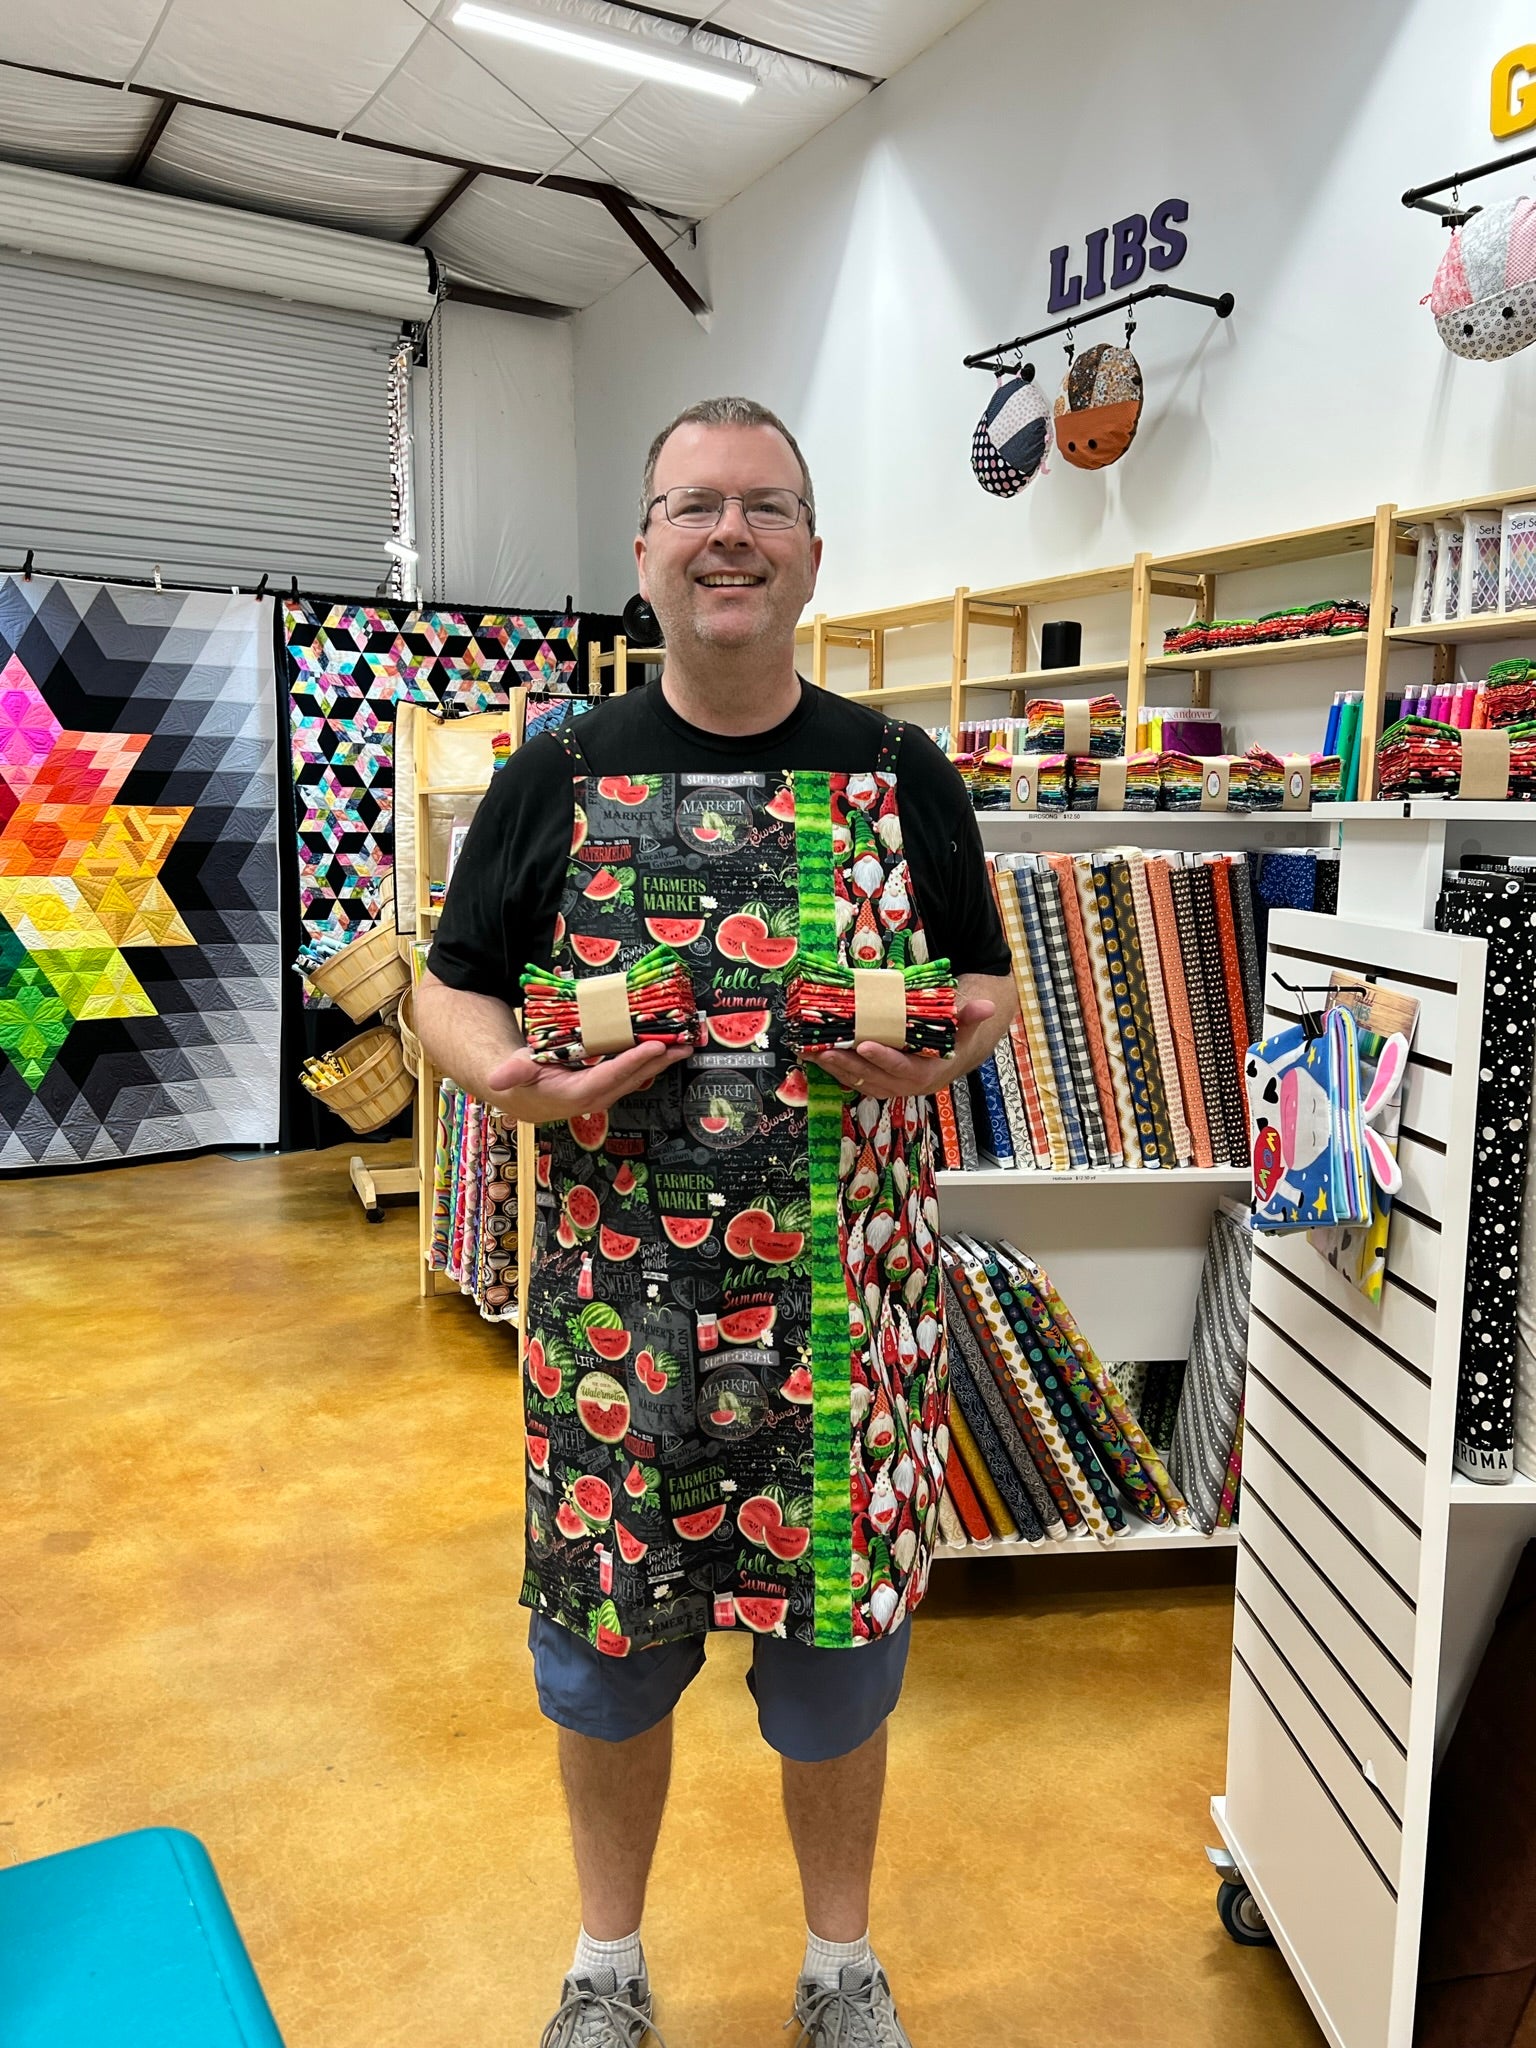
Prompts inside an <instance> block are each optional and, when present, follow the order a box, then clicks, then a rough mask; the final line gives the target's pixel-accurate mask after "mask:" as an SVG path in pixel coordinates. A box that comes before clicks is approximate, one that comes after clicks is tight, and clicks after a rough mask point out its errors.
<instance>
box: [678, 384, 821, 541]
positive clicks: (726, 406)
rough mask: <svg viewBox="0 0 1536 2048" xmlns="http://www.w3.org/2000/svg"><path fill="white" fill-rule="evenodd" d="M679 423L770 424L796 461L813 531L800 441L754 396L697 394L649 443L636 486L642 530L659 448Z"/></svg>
mask: <svg viewBox="0 0 1536 2048" xmlns="http://www.w3.org/2000/svg"><path fill="white" fill-rule="evenodd" d="M679 427H772V428H773V430H774V432H775V433H778V434H782V435H783V436H784V438H785V440H786V441H787V442H788V443H789V446H790V450H791V452H792V453H793V455H794V458H795V460H796V462H798V463H799V465H800V495H801V497H802V498H804V500H805V502H806V505H807V506H808V507H809V511H808V514H807V517H808V521H809V524H810V529H811V532H812V533H814V532H815V531H816V493H815V491H814V490H813V489H812V487H811V472H810V470H809V468H808V467H807V465H806V460H805V457H804V455H802V454H801V452H800V443H799V442H798V441H797V440H796V439H795V437H794V435H793V434H792V433H791V432H790V431H789V429H788V427H786V426H785V424H784V422H783V421H782V420H781V419H780V418H779V416H778V414H777V413H776V412H770V411H769V410H768V408H767V406H766V405H759V404H758V402H757V400H756V399H755V398H701V399H699V400H697V401H696V402H695V403H694V404H693V405H690V406H685V407H684V409H683V410H682V411H681V412H680V413H679V414H678V416H677V418H676V419H675V420H669V421H668V423H667V425H666V426H664V427H663V428H662V430H661V432H660V433H659V434H658V435H657V436H656V438H655V440H654V441H653V442H652V443H651V452H650V453H649V455H647V456H646V458H645V481H644V483H643V484H642V485H641V489H640V531H641V532H642V533H644V531H645V524H646V521H647V519H649V517H650V511H651V500H652V499H653V498H654V497H655V495H656V464H657V462H658V461H659V460H660V459H661V451H662V449H663V448H664V447H665V446H666V445H667V442H668V441H669V440H670V439H671V438H672V436H673V435H674V434H675V433H676V432H677V430H678V428H679Z"/></svg>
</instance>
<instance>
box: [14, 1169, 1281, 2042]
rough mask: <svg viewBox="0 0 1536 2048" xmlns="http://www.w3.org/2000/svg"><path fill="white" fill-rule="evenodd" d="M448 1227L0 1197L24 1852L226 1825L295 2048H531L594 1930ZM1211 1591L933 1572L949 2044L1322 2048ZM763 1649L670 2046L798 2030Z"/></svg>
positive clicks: (289, 1207)
mask: <svg viewBox="0 0 1536 2048" xmlns="http://www.w3.org/2000/svg"><path fill="white" fill-rule="evenodd" d="M414 1232H415V1216H414V1211H405V1210H396V1211H392V1212H391V1213H390V1215H389V1216H388V1218H387V1220H386V1221H385V1222H384V1224H383V1225H381V1226H379V1227H377V1228H370V1227H368V1226H366V1225H365V1224H364V1222H363V1219H362V1216H361V1212H360V1211H359V1210H358V1208H357V1205H356V1203H355V1201H354V1199H353V1197H352V1195H351V1193H350V1190H349V1188H348V1184H347V1176H346V1152H345V1151H334V1152H331V1153H328V1154H310V1155H303V1156H298V1157H294V1158H289V1159H284V1160H274V1159H256V1160H245V1161H235V1160H226V1159H222V1158H217V1157H215V1158H207V1159H200V1160H195V1161H191V1162H181V1163H171V1164H165V1165H155V1166H144V1167H137V1168H133V1169H131V1170H119V1171H116V1172H104V1173H94V1174H85V1175H78V1176H71V1177H61V1178H54V1179H45V1180H38V1181H29V1182H6V1183H0V1443H3V1444H4V1446H5V1512H4V1514H3V1516H0V1730H3V1734H0V1758H3V1762H0V1773H3V1775H0V1862H12V1861H20V1860H22V1859H24V1858H27V1857H32V1856H40V1855H45V1854H47V1853H49V1852H50V1851H53V1850H56V1849H63V1848H66V1847H68V1846H70V1845H72V1844H74V1843H77V1842H83V1841H88V1840H91V1839H93V1838H95V1837H99V1836H102V1835H107V1834H112V1833H116V1832H118V1831H120V1830H123V1829H127V1828H134V1827H141V1826H145V1825H147V1824H153V1823H170V1824H174V1825H177V1826H180V1827H185V1828H189V1829H191V1830H192V1831H193V1832H194V1833H195V1834H197V1835H200V1836H201V1837H202V1839H203V1840H204V1841H205V1842H206V1843H207V1844H208V1847H209V1848H210V1850H211V1851H212V1854H213V1857H214V1860H215V1862H216V1864H217V1865H218V1867H219V1870H220V1872H221V1874H222V1876H223V1879H224V1883H225V1886H226V1888H227V1890H228V1892H229V1894H230V1897H231V1900H232V1902H233V1904H234V1908H235V1911H236V1914H237V1916H238V1918H239V1920H240V1922H241V1925H242V1927H243V1928H244V1931H245V1934H246V1937H247V1940H248V1942H249V1945H250V1948H251V1951H252V1954H253V1956H254V1958H255V1962H256V1965H257V1968H258V1970H259V1972H260V1974H261V1976H262V1979H263V1981H264V1983H265V1985H266V1987H267V1990H268V1993H269V1996H270V1997H271V2000H272V2004H273V2007H274V2009H275V2011H276V2013H277V2016H278V2020H279V2022H280V2024H281V2026H282V2027H283V2030H284V2032H285V2035H286V2037H287V2040H288V2042H289V2043H290V2048H396V2044H398V2048H533V2043H534V2042H535V2041H536V2040H537V2036H538V2032H539V2029H540V2027H541V2026H542V2024H543V2022H544V2020H545V2019H546V2018H547V2017H548V2012H549V2009H550V2007H551V2005H552V2004H553V2001H554V1998H555V1995H556V1992H557V1986H558V1980H559V1977H560V1973H561V1971H562V1970H563V1969H564V1967H565V1964H566V1962H567V1960H568V1954H569V1945H570V1942H571V1939H572V1936H573V1932H574V1921H575V1895H574V1890H573V1886H572V1881H571V1877H570V1873H569V1870H568V1866H567V1857H566V1851H565V1846H564V1833H563V1822H562V1818H561V1807H560V1799H559V1792H558V1787H557V1784H556V1781H555V1777H554V1771H553V1763H554V1753H553V1744H552V1741H551V1737H550V1734H549V1731H548V1730H547V1728H546V1726H545V1725H544V1724H543V1723H542V1722H541V1721H540V1719H539V1717H538V1714H537V1712H536V1710H535V1708H534V1705H533V1700H532V1696H531V1686H530V1677H529V1667H528V1656H527V1651H526V1648H525V1646H524V1642H523V1625H522V1616H521V1614H520V1611H519V1609H518V1607H517V1604H516V1602H517V1587H518V1559H519V1550H520V1541H519V1519H518V1494H519V1483H518V1454H517V1442H518V1414H517V1383H516V1379H515V1376H514V1374H513V1372H512V1370H511V1365H512V1359H513V1347H512V1340H511V1338H510V1337H509V1336H508V1335H507V1333H505V1332H504V1331H500V1330H495V1329H491V1328H489V1327H487V1326H486V1325H485V1324H483V1323H482V1322H480V1321H479V1320H478V1318H477V1317H476V1316H475V1315H474V1314H473V1313H472V1311H471V1310H470V1309H469V1308H468V1307H467V1305H466V1304H464V1303H462V1302H460V1301H458V1300H457V1299H453V1298H438V1299H435V1300H431V1301H427V1302H421V1301H419V1300H418V1299H417V1295H416V1285H415V1269H414V1264H413V1254H414ZM1174 1563H1175V1560H1171V1559H1170V1560H1155V1561H1149V1560H1146V1559H1115V1560H1109V1561H1106V1562H1105V1563H1103V1564H1102V1565H1101V1564H1099V1563H1097V1562H1095V1561H1094V1560H1091V1559H1087V1558H1084V1559H1081V1560H1078V1559H1071V1560H1063V1561H1060V1562H1058V1563H1055V1564H1053V1565H1050V1566H1045V1565H1039V1564H1035V1563H1034V1562H1033V1561H1028V1560H1026V1561H1021V1562H1018V1563H1008V1562H992V1563H976V1564H966V1565H957V1564H940V1565H939V1566H937V1567H936V1572H935V1581H936V1583H935V1591H934V1593H933V1594H932V1595H931V1596H930V1601H929V1604H928V1605H927V1606H926V1607H925V1609H924V1610H923V1613H922V1615H921V1617H920V1619H919V1621H918V1623H917V1636H916V1639H915V1644H914V1649H913V1656H912V1665H911V1677H910V1680H909V1683H908V1688H907V1696H906V1699H905V1701H904V1704H903V1706H902V1709H901V1711H900V1713H899V1714H898V1715H897V1717H896V1719H895V1721H894V1722H893V1724H892V1726H893V1743H892V1764H893V1770H892V1782H891V1792H890V1798H889V1804H888V1808H887V1819H886V1826H885V1833H884V1839H883V1845H882V1855H881V1863H880V1869H879V1873H878V1878H877V1887H876V1907H875V1937H876V1941H877V1944H878V1946H879V1949H880V1952H881V1954H882V1956H883V1958H884V1960H885V1962H886V1964H887V1966H888V1968H889V1970H890V1972H891V1975H892V1978H893V1980H894V1982H895V1984H896V1987H897V1991H898V1995H899V1999H900V2003H901V2006H902V2008H903V2011H904V2013H905V2015H906V2018H907V2022H908V2025H909V2027H910V2030H911V2032H912V2035H913V2039H914V2041H915V2043H916V2044H917V2048H1001V2044H1007V2048H1109V2044H1115V2048H1119V2044H1123V2043H1129V2042H1132V2041H1134V2042H1136V2043H1137V2044H1138V2048H1303V2044H1307V2048H1310V2044H1315V2043H1317V2042H1318V2041H1320V2039H1321V2036H1320V2035H1319V2034H1318V2032H1317V2030H1316V2029H1315V2028H1314V2026H1313V2024H1312V2022H1311V2019H1310V2017H1309V2016H1308V2014H1307V2011H1306V2008H1305V2006H1304V2004H1303V2002H1302V1999H1301V1997H1300V1995H1299V1993H1298V1992H1297V1991H1296V1989H1295V1987H1294V1985H1293V1984H1292V1982H1291V1980H1290V1978H1289V1976H1288V1975H1287V1972H1286V1970H1285V1967H1284V1965H1283V1964H1282V1963H1281V1962H1280V1961H1279V1959H1278V1957H1277V1956H1276V1955H1275V1954H1274V1953H1273V1952H1272V1951H1261V1950H1240V1949H1237V1948H1234V1947H1233V1946H1231V1944H1230V1943H1229V1942H1228V1941H1227V1940H1226V1938H1225V1937H1224V1936H1223V1934H1222V1933H1221V1931H1220V1928H1219V1926H1218V1924H1217V1921H1216V1916H1215V1912H1214V1910H1213V1895H1214V1886H1213V1883H1212V1880H1211V1877H1210V1874H1209V1871H1208V1868H1207V1865H1206V1863H1205V1859H1204V1855H1203V1853H1202V1852H1203V1845H1204V1843H1205V1842H1206V1841H1207V1839H1209V1837H1210V1834H1211V1828H1210V1823H1209V1819H1208V1817H1207V1811H1206V1808H1207V1802H1208V1800H1209V1797H1210V1795H1211V1793H1212V1792H1213V1791H1216V1790H1219V1789H1220V1786H1221V1782H1222V1773H1223V1757H1224V1733H1223V1724H1224V1715H1225V1693H1226V1673H1227V1661H1228V1643H1229V1639H1230V1629H1231V1594H1230V1587H1229V1586H1227V1587H1224V1586H1223V1585H1222V1584H1221V1583H1220V1581H1219V1578H1217V1577H1213V1576H1212V1574H1211V1571H1210V1567H1212V1566H1218V1565H1220V1564H1221V1563H1222V1560H1220V1559H1217V1558H1211V1559H1208V1560H1206V1559H1200V1560H1197V1561H1196V1563H1195V1566H1194V1570H1195V1572H1196V1573H1197V1574H1198V1573H1199V1572H1200V1571H1201V1570H1204V1571H1205V1573H1206V1579H1207V1582H1206V1583H1204V1584H1200V1583H1195V1584H1191V1583H1189V1582H1188V1579H1189V1571H1190V1568H1189V1567H1188V1566H1186V1567H1184V1582H1183V1583H1179V1582H1178V1581H1177V1580H1176V1579H1175V1580H1173V1582H1169V1577H1168V1575H1169V1573H1170V1572H1171V1569H1172V1567H1173V1565H1174ZM1153 1569H1156V1570H1157V1571H1158V1572H1159V1574H1160V1577H1161V1583H1158V1584H1155V1585H1154V1584H1153V1583H1152V1581H1151V1578H1150V1576H1149V1574H1150V1572H1151V1570H1153ZM746 1647H747V1646H746V1645H745V1644H744V1643H740V1642H736V1641H734V1640H732V1639H730V1638H718V1639H716V1642H715V1644H714V1647H713V1649H712V1651H711V1657H710V1663H709V1667H708V1669H707V1671H706V1673H705V1675H704V1676H703V1677H702V1678H701V1679H700V1680H699V1681H698V1683H697V1684H696V1685H695V1686H694V1688H693V1690H692V1692H691V1693H690V1695H689V1697H688V1699H687V1701H686V1702H685V1705H684V1708H683V1709H682V1711H681V1712H680V1715H679V1742H678V1768H677V1774H676V1781H675V1785H674V1791H673V1799H672V1804H671V1807H670V1809H669V1812H668V1816H667V1822H666V1826H665V1829H664V1832H663V1836H662V1844H661V1851H660V1855H659V1859H658V1866H657V1870H656V1874H655V1880H654V1884H653V1888H652V1903H651V1910H650V1913H649V1916H648V1921H647V1946H648V1952H649V1956H650V1961H651V1968H652V1974H653V1979H654V1982H655V1985H656V1990H657V2000H658V2019H659V2021H660V2023H661V2025H662V2027H663V2028H664V2030H665V2032H666V2035H667V2039H668V2043H669V2048H748V2044H761V2048H768V2044H769V2043H772V2042H776V2041H782V2040H784V2039H785V2037H784V2036H783V2035H782V2034H781V2032H780V2022H781V2021H782V2019H783V2018H784V2015H785V2012H786V2010H787V2000H788V1995H789V1991H790V1987H791V1981H792V1978H793V1975H794V1970H795V1966H796V1963H797V1961H798V1958H799V1951H800V1942H801V1939H802V1921H801V1917H800V1914H799V1911H798V1905H797V1898H796V1893H795V1889H794V1883H793V1869H792V1864H791V1860H790V1854H789V1845H788V1839H787V1836H786V1833H785V1830H784V1825H783V1822H782V1819H781V1817H780V1814H779V1811H778V1807H777V1799H776V1776H775V1769H774V1765H773V1762H772V1759H771V1758H770V1756H769V1754H768V1753H767V1752H766V1751H765V1750H764V1748H763V1747H762V1745H761V1743H760V1742H759V1740H758V1739H757V1736H756V1732H755V1727H754V1724H753V1721H752V1718H751V1714H750V1702H749V1700H748V1697H747V1694H746V1692H745V1690H744V1688H743V1686H742V1683H741V1675H740V1674H741V1670H742V1665H743V1652H744V1651H745V1649H746ZM104 2048H105V2044H104Z"/></svg>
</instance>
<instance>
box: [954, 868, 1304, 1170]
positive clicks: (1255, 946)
mask: <svg viewBox="0 0 1536 2048" xmlns="http://www.w3.org/2000/svg"><path fill="white" fill-rule="evenodd" d="M1268 858H1274V859H1277V860H1287V859H1294V860H1295V861H1296V862H1297V863H1298V865H1299V871H1298V872H1296V873H1288V872H1285V871H1283V870H1281V871H1277V872H1276V873H1275V875H1274V876H1273V877H1272V891H1273V894H1274V898H1275V900H1276V901H1286V900H1288V898H1290V897H1293V896H1296V897H1299V896H1302V895H1305V898H1306V907H1308V908H1318V909H1322V908H1328V909H1331V908H1332V906H1333V902H1334V901H1335V900H1336V897H1335V896H1333V895H1331V894H1328V895H1327V900H1326V901H1325V900H1324V897H1325V894H1326V892H1325V891H1323V890H1322V889H1321V888H1320V887H1319V885H1318V883H1317V879H1316V878H1317V876H1318V874H1319V873H1320V872H1321V868H1322V863H1321V862H1320V861H1319V860H1318V859H1317V857H1316V856H1314V855H1312V854H1310V853H1307V854H1305V855H1296V856H1289V855H1286V856H1279V855H1276V856H1266V859H1268ZM991 866H992V874H993V886H994V889H995V891H996V895H997V901H998V908H999V911H1000V914H1001V916H1002V921H1003V929H1004V931H1005V933H1006V935H1007V938H1008V944H1009V949H1010V951H1011V953H1012V955H1013V968H1014V984H1015V988H1016V991H1017V994H1018V998H1019V1016H1018V1017H1017V1019H1016V1020H1015V1022H1014V1024H1013V1026H1012V1028H1011V1030H1010V1032H1009V1034H1008V1036H1007V1037H1006V1038H1004V1039H1003V1040H1002V1041H1001V1043H1000V1044H999V1045H998V1046H997V1048H996V1049H995V1051H994V1052H993V1054H992V1055H991V1056H990V1057H989V1058H988V1059H986V1060H984V1061H983V1062H982V1063H981V1065H980V1066H979V1067H978V1068H977V1069H976V1070H975V1072H974V1073H973V1074H971V1075H968V1076H967V1077H965V1078H964V1079H962V1080H960V1081H957V1082H955V1083H953V1084H952V1086H951V1087H950V1088H948V1089H944V1090H940V1091H939V1095H938V1098H937V1108H938V1118H939V1130H940V1137H941V1143H942V1147H943V1153H944V1163H945V1165H946V1166H950V1167H957V1166H960V1165H961V1164H962V1163H964V1164H967V1165H969V1164H972V1163H974V1162H981V1163H986V1162H988V1161H989V1160H990V1161H995V1162H996V1163H997V1164H998V1165H1001V1166H1004V1167H1009V1168H1013V1169H1015V1170H1017V1171H1020V1172H1031V1171H1054V1172H1061V1171H1064V1170H1072V1169H1075V1168H1080V1167H1087V1168H1114V1169H1118V1168H1122V1167H1123V1168H1130V1169H1141V1168H1158V1169H1164V1168H1175V1169H1176V1168H1179V1167H1184V1166H1198V1167H1210V1166H1242V1165H1246V1164H1247V1162H1248V1156H1249V1155H1248V1135H1247V1134H1248V1117H1247V1104H1246V1100H1245V1096H1244V1092H1243V1063H1244V1060H1245V1057H1246V1054H1247V1049H1248V1047H1249V1045H1250V1044H1251V1042H1252V1041H1253V1039H1254V1038H1255V1037H1256V1036H1257V1035H1258V1031H1259V1029H1260V1027H1261V1023H1262V1016H1263V990H1262V972H1261V965H1260V963H1261V961H1262V958H1263V941H1264V924H1265V918H1266V917H1267V911H1268V903H1267V902H1265V901H1261V899H1260V896H1259V894H1258V891H1257V889H1256V887H1255V880H1254V870H1253V865H1252V863H1251V862H1250V860H1249V859H1248V858H1247V856H1245V855H1243V854H1241V853H1235V854H1214V855H1199V856H1196V855H1184V854H1178V853H1170V854H1156V855H1147V854H1143V853H1142V852H1140V851H1139V850H1137V849H1125V850H1121V851H1109V852H1105V853H1100V854H1079V855H1068V854H1004V855H1001V856H999V857H998V858H997V859H996V860H995V861H993V862H992V863H991ZM1328 868H1329V872H1330V875H1332V874H1335V873H1336V871H1337V861H1336V860H1334V861H1330V862H1329V863H1328ZM1303 885H1305V886H1303ZM967 1127H969V1132H970V1133H971V1134H973V1142H974V1147H975V1150H974V1153H973V1155H972V1156H971V1157H969V1158H963V1156H962V1144H963V1142H964V1138H965V1134H966V1132H967Z"/></svg>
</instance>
